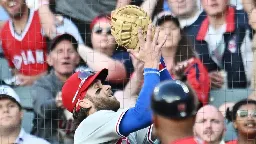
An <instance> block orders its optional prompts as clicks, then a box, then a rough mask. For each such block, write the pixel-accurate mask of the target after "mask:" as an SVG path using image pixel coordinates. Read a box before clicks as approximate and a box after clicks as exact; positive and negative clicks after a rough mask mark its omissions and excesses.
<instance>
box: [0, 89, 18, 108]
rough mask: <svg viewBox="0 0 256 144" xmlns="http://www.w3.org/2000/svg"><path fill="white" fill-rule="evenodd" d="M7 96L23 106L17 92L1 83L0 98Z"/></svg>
mask: <svg viewBox="0 0 256 144" xmlns="http://www.w3.org/2000/svg"><path fill="white" fill-rule="evenodd" d="M3 97H5V98H6V97H7V98H10V99H12V100H14V101H15V102H16V103H17V104H18V105H19V106H21V103H20V98H19V96H18V95H17V93H16V92H15V91H14V90H13V89H12V88H11V87H9V86H7V85H0V98H3Z"/></svg>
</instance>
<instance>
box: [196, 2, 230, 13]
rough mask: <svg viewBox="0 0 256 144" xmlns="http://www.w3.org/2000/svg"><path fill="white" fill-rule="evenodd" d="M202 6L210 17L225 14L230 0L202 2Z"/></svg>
mask: <svg viewBox="0 0 256 144" xmlns="http://www.w3.org/2000/svg"><path fill="white" fill-rule="evenodd" d="M201 1H202V6H203V8H204V10H205V11H206V13H207V15H209V16H217V15H222V14H224V11H225V9H226V8H227V5H228V1H229V0H201Z"/></svg>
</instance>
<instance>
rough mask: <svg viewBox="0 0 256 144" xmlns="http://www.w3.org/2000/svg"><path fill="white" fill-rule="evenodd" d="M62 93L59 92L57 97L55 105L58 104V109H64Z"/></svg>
mask: <svg viewBox="0 0 256 144" xmlns="http://www.w3.org/2000/svg"><path fill="white" fill-rule="evenodd" d="M61 95H62V93H61V92H58V93H57V95H56V98H55V103H56V106H57V107H58V108H63V103H62V97H61Z"/></svg>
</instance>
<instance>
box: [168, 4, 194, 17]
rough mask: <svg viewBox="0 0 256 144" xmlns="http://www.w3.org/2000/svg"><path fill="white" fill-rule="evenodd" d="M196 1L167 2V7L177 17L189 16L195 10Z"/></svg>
mask: <svg viewBox="0 0 256 144" xmlns="http://www.w3.org/2000/svg"><path fill="white" fill-rule="evenodd" d="M196 4H197V3H196V0H168V5H169V7H170V8H171V10H172V12H173V13H174V15H176V16H177V17H186V16H188V15H191V13H193V11H194V10H195V9H196Z"/></svg>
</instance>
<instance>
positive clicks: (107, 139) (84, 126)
mask: <svg viewBox="0 0 256 144" xmlns="http://www.w3.org/2000/svg"><path fill="white" fill-rule="evenodd" d="M126 111H127V110H119V111H118V112H114V111H110V110H100V111H98V112H95V113H94V114H92V115H90V116H88V117H87V118H86V119H84V120H83V121H82V122H81V123H80V125H79V126H78V128H77V129H76V131H75V136H74V144H137V143H138V144H147V143H152V142H151V141H150V139H149V137H151V127H148V128H145V129H142V130H139V131H137V132H134V133H131V134H130V135H129V136H128V137H125V136H122V135H121V134H120V133H119V124H120V121H121V119H122V117H123V116H124V114H125V112H126Z"/></svg>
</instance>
